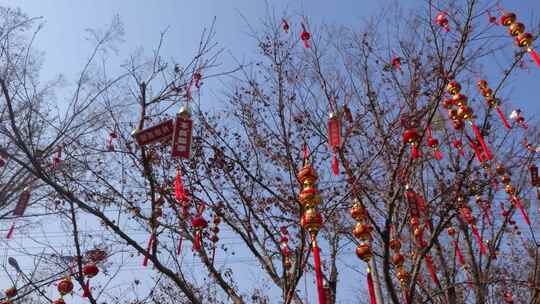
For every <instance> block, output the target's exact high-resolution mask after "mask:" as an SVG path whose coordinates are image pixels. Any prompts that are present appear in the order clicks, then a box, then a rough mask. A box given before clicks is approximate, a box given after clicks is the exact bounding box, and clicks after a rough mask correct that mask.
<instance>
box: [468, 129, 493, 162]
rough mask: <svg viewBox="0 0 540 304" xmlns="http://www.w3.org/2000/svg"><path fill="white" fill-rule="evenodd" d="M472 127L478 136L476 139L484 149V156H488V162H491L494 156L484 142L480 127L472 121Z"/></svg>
mask: <svg viewBox="0 0 540 304" xmlns="http://www.w3.org/2000/svg"><path fill="white" fill-rule="evenodd" d="M471 127H472V130H473V132H474V134H475V135H476V139H477V140H478V142H479V143H480V146H481V147H482V150H483V151H484V155H485V156H486V159H487V160H491V159H492V158H493V155H491V151H490V150H489V148H488V147H487V145H486V142H485V141H484V137H483V136H482V133H481V132H480V129H478V126H477V125H476V123H475V122H474V121H471Z"/></svg>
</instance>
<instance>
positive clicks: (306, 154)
mask: <svg viewBox="0 0 540 304" xmlns="http://www.w3.org/2000/svg"><path fill="white" fill-rule="evenodd" d="M308 155H309V153H308V147H307V144H304V165H305V164H307V161H308Z"/></svg>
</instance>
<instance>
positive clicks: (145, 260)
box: [143, 233, 155, 267]
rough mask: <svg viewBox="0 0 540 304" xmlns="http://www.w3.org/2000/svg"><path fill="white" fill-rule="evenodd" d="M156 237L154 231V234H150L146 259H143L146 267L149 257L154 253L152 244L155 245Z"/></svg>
mask: <svg viewBox="0 0 540 304" xmlns="http://www.w3.org/2000/svg"><path fill="white" fill-rule="evenodd" d="M154 238H155V235H154V234H153V233H152V235H150V239H148V245H147V246H146V251H147V253H146V254H145V255H144V260H143V266H144V267H146V266H148V258H149V257H150V255H151V254H152V246H153V245H154Z"/></svg>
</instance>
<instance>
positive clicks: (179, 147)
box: [172, 105, 193, 158]
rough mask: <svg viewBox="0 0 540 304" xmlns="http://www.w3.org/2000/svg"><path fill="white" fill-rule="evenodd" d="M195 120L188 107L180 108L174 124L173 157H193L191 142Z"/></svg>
mask: <svg viewBox="0 0 540 304" xmlns="http://www.w3.org/2000/svg"><path fill="white" fill-rule="evenodd" d="M192 133H193V120H192V119H191V112H190V111H189V108H188V107H187V105H184V106H182V107H181V108H180V111H179V112H178V114H176V119H175V122H174V130H173V138H172V157H174V158H177V157H181V158H189V157H190V155H191V140H192Z"/></svg>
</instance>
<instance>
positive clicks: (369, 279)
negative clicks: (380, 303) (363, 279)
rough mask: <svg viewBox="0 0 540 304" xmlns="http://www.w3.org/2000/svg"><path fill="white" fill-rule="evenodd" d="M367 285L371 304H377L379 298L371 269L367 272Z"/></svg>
mask: <svg viewBox="0 0 540 304" xmlns="http://www.w3.org/2000/svg"><path fill="white" fill-rule="evenodd" d="M367 284H368V291H369V303H370V304H377V298H376V297H375V287H374V285H373V277H372V276H371V271H370V270H369V268H368V271H367Z"/></svg>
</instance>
